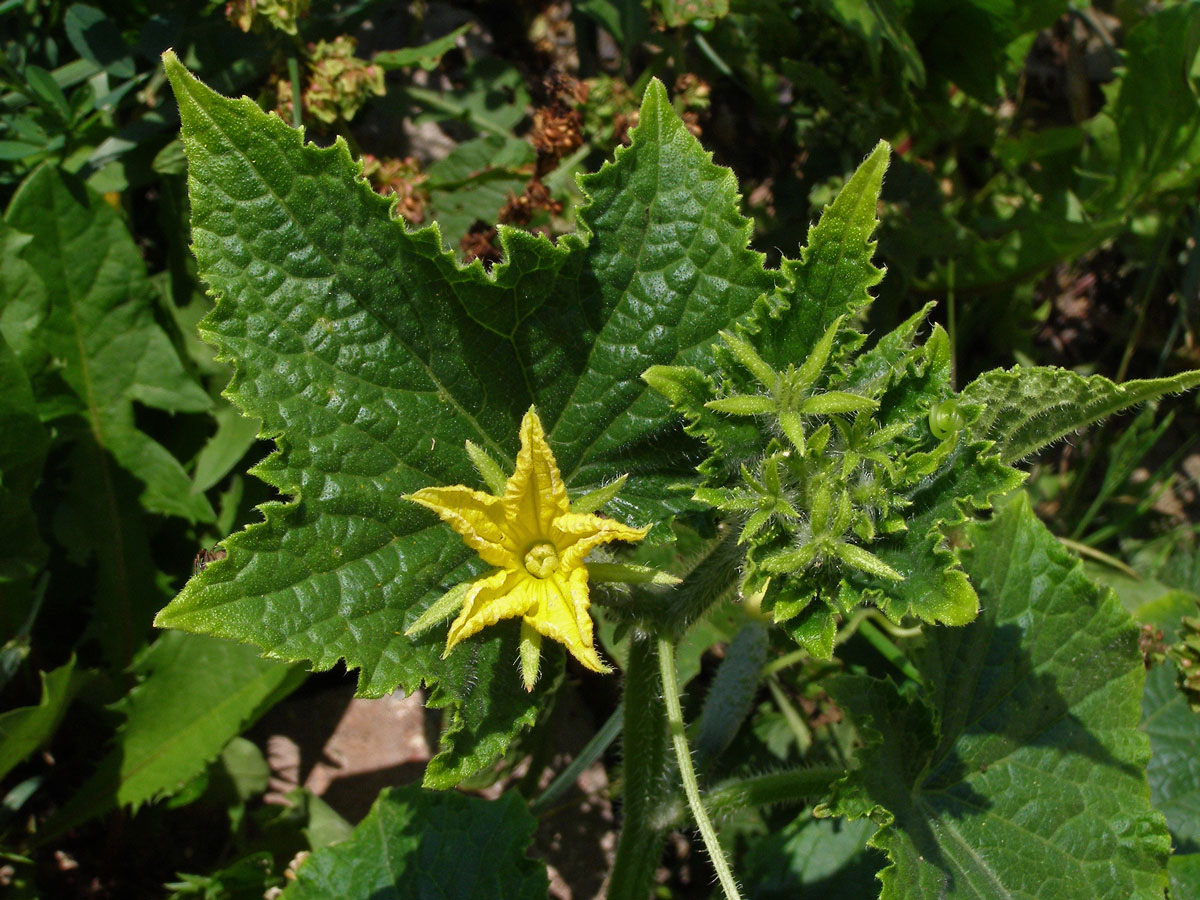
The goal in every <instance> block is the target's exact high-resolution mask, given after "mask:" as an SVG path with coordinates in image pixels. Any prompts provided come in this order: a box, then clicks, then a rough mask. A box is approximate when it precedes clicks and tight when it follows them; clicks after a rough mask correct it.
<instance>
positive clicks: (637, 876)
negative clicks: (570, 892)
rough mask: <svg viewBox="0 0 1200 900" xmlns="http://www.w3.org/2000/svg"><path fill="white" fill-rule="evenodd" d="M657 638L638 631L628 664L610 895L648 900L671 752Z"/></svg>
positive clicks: (659, 841)
mask: <svg viewBox="0 0 1200 900" xmlns="http://www.w3.org/2000/svg"><path fill="white" fill-rule="evenodd" d="M654 670H655V660H654V641H653V639H652V638H650V637H649V636H648V635H646V634H644V633H640V632H636V631H635V632H634V634H633V637H632V639H631V640H630V642H629V662H628V664H627V665H626V667H625V701H624V704H625V727H624V729H623V737H622V749H623V751H624V754H623V755H624V766H623V772H624V779H623V781H624V786H623V788H622V790H621V798H622V814H621V838H620V840H619V841H618V843H617V855H616V859H615V860H614V862H613V872H612V879H611V880H610V881H609V885H608V900H646V898H647V897H649V896H650V892H651V890H652V889H653V887H654V872H655V870H656V869H657V868H658V863H659V860H660V859H661V858H662V847H663V843H664V841H665V840H666V834H665V832H663V831H661V830H659V829H656V828H654V827H653V825H652V824H651V822H652V821H653V819H654V811H655V810H654V807H655V806H656V805H657V803H658V801H659V800H661V799H662V798H661V797H660V796H659V794H660V791H661V788H662V784H663V780H664V779H663V778H662V774H663V769H664V767H665V763H666V756H667V741H666V731H665V730H664V729H663V720H664V711H663V705H662V697H661V696H659V691H658V687H659V686H658V676H657V673H656V672H655V671H654Z"/></svg>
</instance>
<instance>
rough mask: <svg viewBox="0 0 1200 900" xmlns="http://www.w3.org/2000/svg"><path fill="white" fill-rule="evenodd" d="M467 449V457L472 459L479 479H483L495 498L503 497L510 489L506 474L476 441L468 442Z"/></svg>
mask: <svg viewBox="0 0 1200 900" xmlns="http://www.w3.org/2000/svg"><path fill="white" fill-rule="evenodd" d="M466 449H467V456H469V457H470V458H471V465H473V466H474V467H475V471H476V472H478V473H479V477H480V478H482V479H483V483H484V484H485V485H487V489H488V490H489V491H491V492H492V493H493V494H494V495H495V496H497V497H503V496H504V492H505V490H507V487H508V476H506V475H505V474H504V472H503V470H501V468H500V466H499V465H498V464H497V463H496V461H495V460H494V459H492V457H491V455H490V454H489V453H488V452H487V451H486V450H484V449H483V448H482V447H480V446H479V445H478V444H476V443H475V442H474V441H472V440H467V442H466Z"/></svg>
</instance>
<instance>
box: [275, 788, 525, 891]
mask: <svg viewBox="0 0 1200 900" xmlns="http://www.w3.org/2000/svg"><path fill="white" fill-rule="evenodd" d="M534 827H535V822H534V819H533V816H531V815H530V814H529V811H528V809H527V808H526V806H525V803H524V801H522V800H521V798H520V797H519V796H518V795H517V794H515V793H512V792H510V793H507V794H504V795H503V796H501V797H500V799H498V800H492V801H489V800H482V799H480V798H478V797H467V796H465V795H463V794H458V793H454V792H452V791H450V792H445V793H433V792H430V791H425V790H421V789H419V788H414V787H402V788H391V789H388V790H386V791H384V792H383V793H381V794H380V795H379V798H378V799H377V800H376V801H375V805H374V806H373V807H372V808H371V812H370V813H368V814H367V817H366V818H365V819H363V821H362V822H361V823H359V825H358V827H357V828H355V829H354V833H353V834H352V835H351V836H350V838H349V839H348V840H346V841H344V842H342V843H340V844H337V845H336V846H333V847H329V848H327V849H324V850H318V851H316V852H315V853H313V854H312V856H310V857H309V858H308V859H307V861H305V863H304V865H302V866H301V867H300V869H299V870H298V871H297V872H296V880H295V881H294V882H293V883H292V884H290V885H289V886H288V887H287V888H286V889H285V890H284V892H283V895H282V896H283V898H285V900H305V898H321V900H326V898H329V897H340V898H343V900H389V898H395V900H400V898H404V900H445V898H448V897H453V898H455V900H496V898H499V897H503V898H504V900H526V898H528V900H543V898H545V896H546V891H547V889H548V887H549V883H548V881H547V878H546V871H545V866H543V865H542V864H541V863H539V862H535V861H533V860H531V859H529V858H527V857H526V855H525V853H526V849H527V848H528V846H529V844H530V842H531V840H532V838H533V830H534Z"/></svg>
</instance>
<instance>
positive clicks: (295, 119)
mask: <svg viewBox="0 0 1200 900" xmlns="http://www.w3.org/2000/svg"><path fill="white" fill-rule="evenodd" d="M287 67H288V78H289V79H290V80H291V82H292V127H293V128H300V127H301V126H303V124H304V120H303V118H302V117H301V110H300V107H301V104H302V103H303V102H304V95H303V91H304V85H303V84H302V83H301V82H300V60H299V59H297V58H296V54H295V53H294V52H293V53H292V54H291V55H290V56H289V57H288V61H287Z"/></svg>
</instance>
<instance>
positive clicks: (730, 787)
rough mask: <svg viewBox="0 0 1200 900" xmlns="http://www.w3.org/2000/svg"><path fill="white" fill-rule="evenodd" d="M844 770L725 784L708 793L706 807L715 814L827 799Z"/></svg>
mask: <svg viewBox="0 0 1200 900" xmlns="http://www.w3.org/2000/svg"><path fill="white" fill-rule="evenodd" d="M845 774H846V770H845V769H842V768H838V767H837V766H823V767H813V768H810V769H787V770H785V771H782V772H768V773H767V774H765V775H755V776H753V777H751V778H742V779H738V780H736V781H728V782H726V783H724V784H720V785H718V786H717V787H715V788H713V789H712V790H710V791H709V792H708V794H707V799H708V805H709V807H710V808H711V809H712V810H713V812H714V813H715V814H717V815H722V814H724V813H732V812H736V811H737V810H739V809H748V808H750V807H761V806H773V805H776V804H783V803H786V804H796V805H798V804H801V803H805V802H808V801H810V800H813V799H814V798H817V797H825V796H828V794H829V792H830V790H831V789H832V787H833V785H834V783H835V782H836V781H837V780H838V779H839V778H842V777H844V776H845Z"/></svg>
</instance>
